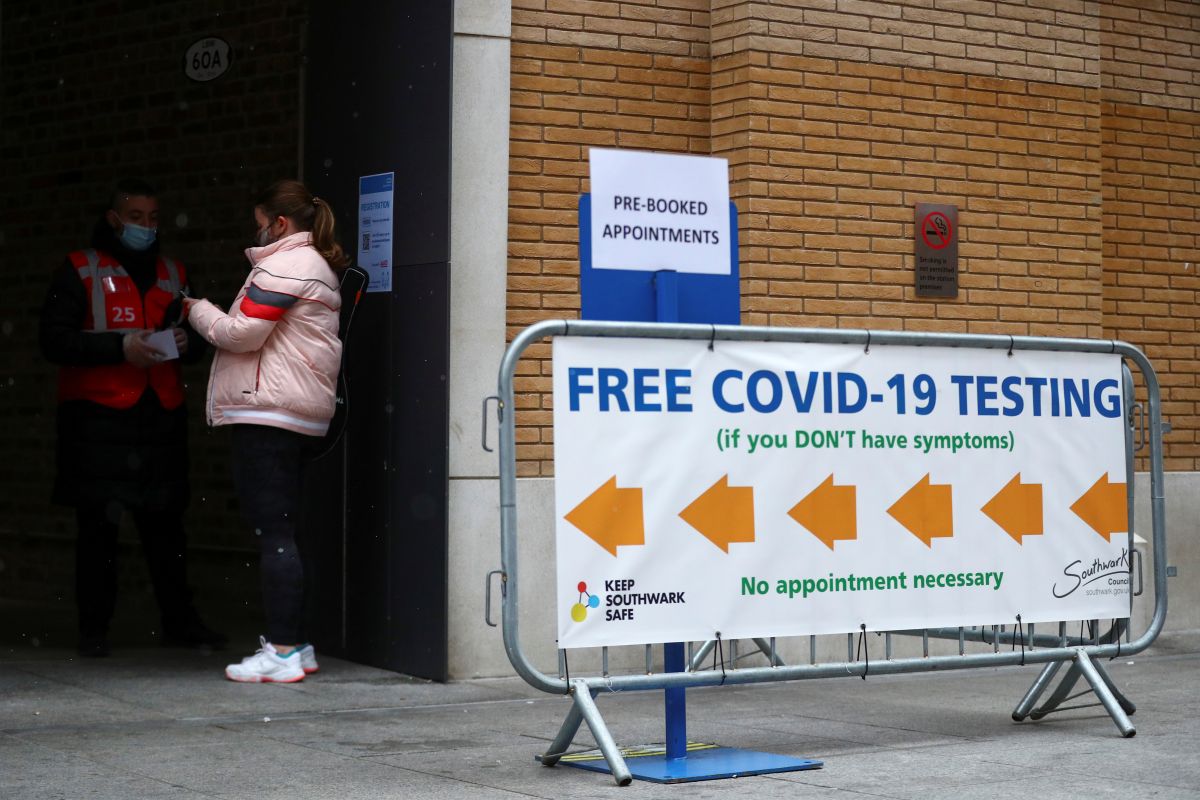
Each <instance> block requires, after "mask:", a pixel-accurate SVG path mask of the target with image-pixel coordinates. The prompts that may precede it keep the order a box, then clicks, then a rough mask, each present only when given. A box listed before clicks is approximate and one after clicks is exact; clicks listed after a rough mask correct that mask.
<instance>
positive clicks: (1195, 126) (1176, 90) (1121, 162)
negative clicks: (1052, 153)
mask: <svg viewBox="0 0 1200 800" xmlns="http://www.w3.org/2000/svg"><path fill="white" fill-rule="evenodd" d="M1100 24H1101V32H1100V42H1101V51H1102V53H1103V90H1102V91H1103V103H1102V114H1101V120H1102V126H1101V128H1102V133H1103V144H1102V146H1101V152H1102V164H1103V177H1104V203H1103V210H1104V233H1103V239H1104V267H1105V269H1104V290H1103V296H1104V325H1105V330H1106V332H1108V333H1109V334H1110V335H1112V336H1115V337H1118V338H1121V339H1125V340H1126V341H1130V342H1133V343H1134V344H1137V345H1138V346H1140V347H1142V348H1143V350H1145V352H1146V354H1147V355H1148V356H1149V357H1150V359H1151V360H1152V361H1153V363H1154V365H1155V369H1156V370H1157V372H1158V375H1159V381H1160V383H1161V384H1162V390H1163V413H1164V414H1165V415H1166V416H1167V418H1168V419H1169V420H1170V422H1171V425H1172V427H1173V431H1172V433H1171V434H1170V435H1169V436H1168V437H1167V448H1166V463H1165V466H1166V468H1167V469H1174V470H1194V469H1197V468H1198V467H1200V460H1198V459H1200V406H1198V405H1197V403H1198V402H1200V386H1198V385H1197V373H1198V371H1200V356H1198V352H1200V351H1198V350H1197V345H1200V326H1198V322H1197V320H1198V319H1200V313H1198V312H1197V308H1196V300H1197V290H1198V289H1200V280H1198V279H1197V275H1196V270H1197V269H1198V268H1200V263H1198V262H1200V238H1198V235H1200V4H1196V3H1192V2H1158V3H1146V2H1132V0H1119V1H1118V2H1107V3H1104V4H1103V5H1102V7H1101V20H1100Z"/></svg>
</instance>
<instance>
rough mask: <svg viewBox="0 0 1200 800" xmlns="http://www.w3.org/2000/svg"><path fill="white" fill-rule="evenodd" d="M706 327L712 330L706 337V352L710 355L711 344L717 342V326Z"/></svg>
mask: <svg viewBox="0 0 1200 800" xmlns="http://www.w3.org/2000/svg"><path fill="white" fill-rule="evenodd" d="M708 327H709V328H711V329H712V332H711V333H710V334H709V336H708V352H710V353H711V352H713V342H715V341H716V340H717V326H716V325H712V324H710V325H709V326H708Z"/></svg>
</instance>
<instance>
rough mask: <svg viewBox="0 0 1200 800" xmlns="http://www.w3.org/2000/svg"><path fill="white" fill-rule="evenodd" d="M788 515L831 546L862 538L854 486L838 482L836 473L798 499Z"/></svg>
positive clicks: (831, 547) (827, 545)
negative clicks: (801, 498) (837, 542)
mask: <svg viewBox="0 0 1200 800" xmlns="http://www.w3.org/2000/svg"><path fill="white" fill-rule="evenodd" d="M788 516H789V517H791V518H792V519H794V520H796V522H799V523H800V524H801V525H803V526H804V527H805V528H807V529H808V530H809V531H810V532H811V533H812V535H813V536H816V537H817V538H818V539H820V540H821V541H822V542H824V543H825V546H826V547H828V548H829V549H830V550H832V549H833V543H834V542H836V541H839V540H843V541H844V540H851V541H852V540H854V539H857V538H858V516H857V511H856V508H855V489H854V487H853V486H834V485H833V475H830V476H829V477H828V478H826V479H825V481H824V482H823V483H822V484H821V485H820V486H818V487H817V488H815V489H813V490H812V491H811V492H809V493H808V495H806V496H805V498H804V499H803V500H801V501H800V502H799V503H796V505H794V506H793V507H792V510H791V511H789V512H788Z"/></svg>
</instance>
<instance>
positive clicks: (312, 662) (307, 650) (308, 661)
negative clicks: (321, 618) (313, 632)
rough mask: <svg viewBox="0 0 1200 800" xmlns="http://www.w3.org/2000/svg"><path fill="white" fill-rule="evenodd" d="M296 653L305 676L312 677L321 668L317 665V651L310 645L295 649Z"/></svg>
mask: <svg viewBox="0 0 1200 800" xmlns="http://www.w3.org/2000/svg"><path fill="white" fill-rule="evenodd" d="M296 652H297V653H299V654H300V666H301V667H302V668H303V669H304V674H305V675H312V674H313V673H314V672H317V671H319V670H320V669H321V666H320V665H319V664H317V651H316V650H314V649H313V646H312V645H311V644H306V645H304V646H303V647H297V648H296Z"/></svg>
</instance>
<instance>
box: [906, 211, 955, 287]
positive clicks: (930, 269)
mask: <svg viewBox="0 0 1200 800" xmlns="http://www.w3.org/2000/svg"><path fill="white" fill-rule="evenodd" d="M915 222H916V230H915V233H916V235H915V237H914V238H915V245H916V252H915V255H916V261H915V267H916V290H917V295H919V296H921V297H957V296H958V207H957V206H948V205H941V204H937V203H917V208H916V220H915Z"/></svg>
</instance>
